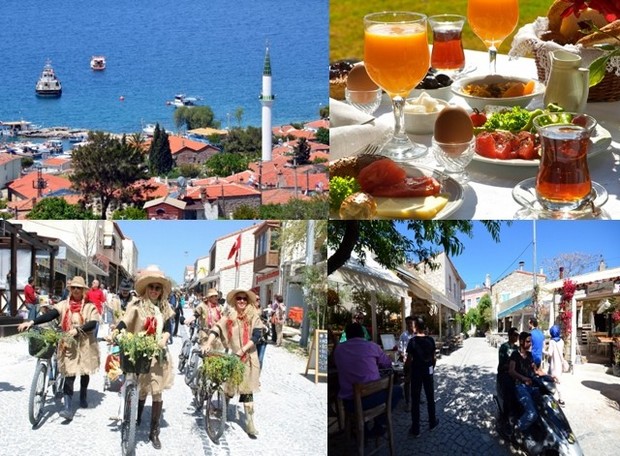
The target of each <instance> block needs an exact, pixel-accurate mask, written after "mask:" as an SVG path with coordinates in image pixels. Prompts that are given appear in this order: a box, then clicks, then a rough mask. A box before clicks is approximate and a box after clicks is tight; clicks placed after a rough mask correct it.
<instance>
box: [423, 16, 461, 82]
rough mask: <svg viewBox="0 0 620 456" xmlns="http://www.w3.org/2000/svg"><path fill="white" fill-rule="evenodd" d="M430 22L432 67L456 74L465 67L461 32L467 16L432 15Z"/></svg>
mask: <svg viewBox="0 0 620 456" xmlns="http://www.w3.org/2000/svg"><path fill="white" fill-rule="evenodd" d="M428 23H429V24H430V26H431V30H432V31H433V50H432V51H431V68H432V69H434V70H437V71H440V72H442V73H446V74H455V73H458V72H459V71H461V70H462V69H463V68H465V52H464V51H463V41H462V40H461V32H462V31H463V25H465V17H464V16H459V15H457V14H438V15H436V16H430V17H429V18H428Z"/></svg>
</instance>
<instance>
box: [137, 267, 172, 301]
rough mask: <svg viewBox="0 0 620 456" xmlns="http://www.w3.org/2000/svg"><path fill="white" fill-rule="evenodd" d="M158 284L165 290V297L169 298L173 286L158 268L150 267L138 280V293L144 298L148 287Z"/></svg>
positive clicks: (142, 272)
mask: <svg viewBox="0 0 620 456" xmlns="http://www.w3.org/2000/svg"><path fill="white" fill-rule="evenodd" d="M154 283H158V284H160V285H161V286H162V288H163V289H164V293H163V296H168V295H169V294H170V290H171V289H172V284H171V283H170V280H169V279H168V278H167V277H166V275H165V274H164V273H163V271H161V270H160V269H159V268H158V267H157V266H148V267H147V268H146V269H144V270H142V271H141V272H140V274H139V275H138V278H137V279H136V285H135V288H136V293H138V295H140V296H142V295H144V292H145V291H146V287H147V285H150V284H154Z"/></svg>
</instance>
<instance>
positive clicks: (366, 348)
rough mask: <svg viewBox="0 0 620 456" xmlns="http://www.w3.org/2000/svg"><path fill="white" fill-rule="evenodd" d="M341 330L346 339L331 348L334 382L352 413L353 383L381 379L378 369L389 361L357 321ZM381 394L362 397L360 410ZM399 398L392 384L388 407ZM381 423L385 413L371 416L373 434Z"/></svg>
mask: <svg viewBox="0 0 620 456" xmlns="http://www.w3.org/2000/svg"><path fill="white" fill-rule="evenodd" d="M345 333H346V337H347V341H346V342H342V343H340V344H338V346H337V347H336V348H335V349H334V361H335V363H336V367H337V368H338V382H339V386H340V390H339V392H338V397H340V398H341V399H342V402H343V404H344V408H345V409H346V410H347V411H349V412H352V411H354V410H355V407H354V405H353V385H354V384H356V383H368V382H373V381H375V380H379V379H380V378H381V375H380V373H379V369H389V368H391V367H392V361H391V360H390V358H389V357H388V356H387V355H386V354H385V353H384V352H383V350H382V349H381V347H379V345H377V344H376V343H374V342H370V341H367V340H366V339H365V338H364V331H363V329H362V325H360V324H359V323H349V324H348V325H347V327H346V328H345ZM385 394H386V393H385V391H379V392H377V393H375V394H373V395H371V396H368V397H365V398H364V399H363V401H362V407H363V409H364V410H366V409H369V408H372V407H375V406H377V405H378V404H381V403H382V402H384V401H385ZM402 397H403V390H402V388H401V387H400V386H398V385H394V388H393V390H392V409H394V408H395V407H396V405H397V404H398V402H399V401H400V399H401V398H402ZM384 423H385V416H381V417H377V419H375V429H376V433H377V434H380V433H382V432H383V431H384V428H383V425H384Z"/></svg>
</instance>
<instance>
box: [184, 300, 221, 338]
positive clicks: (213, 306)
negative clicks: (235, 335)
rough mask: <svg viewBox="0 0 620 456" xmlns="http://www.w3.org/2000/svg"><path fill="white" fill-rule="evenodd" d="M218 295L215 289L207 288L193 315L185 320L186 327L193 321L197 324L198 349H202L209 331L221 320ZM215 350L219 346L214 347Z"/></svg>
mask: <svg viewBox="0 0 620 456" xmlns="http://www.w3.org/2000/svg"><path fill="white" fill-rule="evenodd" d="M218 297H219V293H218V292H217V290H216V289H215V288H209V291H207V294H206V295H205V296H204V298H203V299H202V302H201V303H200V304H198V305H197V306H196V308H195V309H194V315H193V316H192V317H190V318H188V319H187V320H185V324H186V325H190V324H192V323H193V322H194V321H196V322H197V324H198V340H199V341H200V347H201V348H204V347H205V345H206V342H207V338H208V337H209V330H210V329H211V328H212V327H213V325H214V324H216V323H217V322H218V321H220V319H221V318H222V307H221V306H220V303H219V302H218ZM214 348H215V349H216V350H219V349H221V346H219V347H214Z"/></svg>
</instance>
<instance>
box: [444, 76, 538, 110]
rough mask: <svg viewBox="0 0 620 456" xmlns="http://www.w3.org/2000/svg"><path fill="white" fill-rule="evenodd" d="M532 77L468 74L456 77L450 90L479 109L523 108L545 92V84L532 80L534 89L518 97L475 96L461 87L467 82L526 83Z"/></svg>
mask: <svg viewBox="0 0 620 456" xmlns="http://www.w3.org/2000/svg"><path fill="white" fill-rule="evenodd" d="M532 80H533V79H532V78H521V77H518V76H502V75H499V74H492V75H487V76H469V77H465V78H461V79H458V80H456V81H454V83H453V84H452V86H451V87H452V92H453V93H454V94H455V95H458V96H459V97H462V98H463V99H465V101H466V102H467V104H469V106H471V107H472V108H475V109H478V110H480V111H483V110H484V107H485V106H487V105H493V106H520V107H522V108H525V107H526V106H527V105H529V104H530V102H531V101H532V100H533V99H534V98H536V97H538V96H541V95H543V94H544V93H545V85H544V84H542V83H541V82H539V81H536V80H533V81H534V90H533V91H532V93H530V94H529V95H523V96H520V97H506V98H493V97H477V96H474V95H469V94H466V93H464V92H463V89H464V88H465V87H466V86H467V85H468V84H497V83H502V82H523V83H525V84H526V83H528V82H530V81H532Z"/></svg>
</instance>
